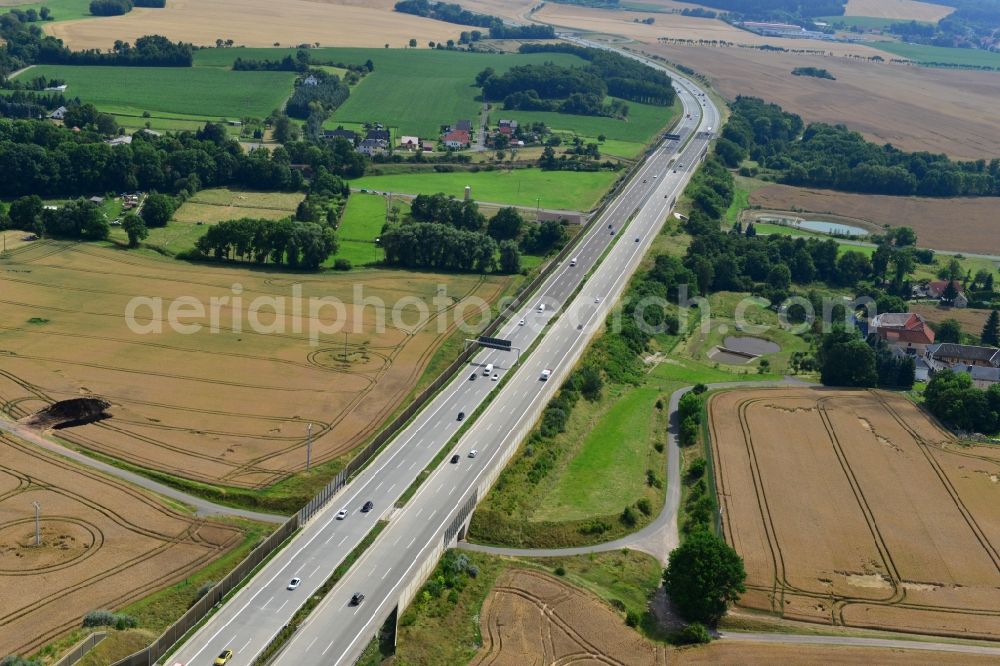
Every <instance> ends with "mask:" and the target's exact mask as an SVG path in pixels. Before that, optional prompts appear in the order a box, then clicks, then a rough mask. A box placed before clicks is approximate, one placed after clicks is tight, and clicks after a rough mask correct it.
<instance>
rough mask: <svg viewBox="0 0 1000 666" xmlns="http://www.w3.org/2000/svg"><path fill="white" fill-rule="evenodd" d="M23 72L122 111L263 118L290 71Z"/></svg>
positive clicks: (288, 84)
mask: <svg viewBox="0 0 1000 666" xmlns="http://www.w3.org/2000/svg"><path fill="white" fill-rule="evenodd" d="M24 76H29V77H32V78H34V77H36V76H45V77H48V78H56V79H63V80H64V81H66V84H67V86H68V87H67V89H66V96H67V97H71V98H72V97H79V98H80V99H81V100H82V101H84V102H89V103H91V104H93V105H94V106H96V107H97V108H99V109H100V110H102V111H106V112H108V113H114V114H121V115H126V116H134V115H138V116H141V115H142V113H143V112H144V111H148V112H149V113H150V114H151V115H164V116H165V117H174V118H180V119H185V120H193V119H195V118H196V117H201V118H203V119H208V120H218V119H221V118H230V119H238V118H243V117H247V116H250V117H254V118H264V117H266V116H267V115H268V114H270V113H271V111H273V110H274V109H276V108H278V107H280V106H281V104H282V103H283V102H284V100H285V99H286V98H287V97H288V96H289V95H290V94H291V92H292V81H293V80H294V78H295V74H293V73H292V72H233V71H229V70H225V69H219V68H209V67H90V66H70V65H38V66H36V67H33V68H32V69H31V70H29V71H28V72H27V73H26V74H24Z"/></svg>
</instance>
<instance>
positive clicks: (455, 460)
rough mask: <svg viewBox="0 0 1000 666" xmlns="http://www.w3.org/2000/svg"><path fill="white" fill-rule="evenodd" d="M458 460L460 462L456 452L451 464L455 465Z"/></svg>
mask: <svg viewBox="0 0 1000 666" xmlns="http://www.w3.org/2000/svg"><path fill="white" fill-rule="evenodd" d="M457 462H458V454H457V453H456V454H455V455H453V456H452V457H451V464H452V465H454V464H455V463H457Z"/></svg>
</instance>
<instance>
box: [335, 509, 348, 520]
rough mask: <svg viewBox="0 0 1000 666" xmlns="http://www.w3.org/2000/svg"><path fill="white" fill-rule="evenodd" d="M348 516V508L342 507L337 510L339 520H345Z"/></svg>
mask: <svg viewBox="0 0 1000 666" xmlns="http://www.w3.org/2000/svg"><path fill="white" fill-rule="evenodd" d="M344 518H347V509H341V510H340V511H338V512H337V520H343V519H344Z"/></svg>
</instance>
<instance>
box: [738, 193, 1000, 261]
mask: <svg viewBox="0 0 1000 666" xmlns="http://www.w3.org/2000/svg"><path fill="white" fill-rule="evenodd" d="M750 205H751V206H755V207H757V206H759V207H760V208H764V209H767V210H787V211H802V212H808V213H823V214H828V215H838V216H840V217H845V218H853V219H855V220H863V221H866V222H871V223H872V224H876V225H878V226H884V225H890V226H893V227H900V226H907V227H912V228H913V230H914V231H916V232H917V238H918V239H919V244H920V246H921V247H930V248H934V249H935V250H951V251H954V252H969V253H975V254H993V255H1000V218H997V211H998V210H1000V198H998V197H960V198H954V199H944V198H932V197H892V196H888V195H881V194H849V193H846V192H835V191H833V190H812V189H808V188H804V187H792V186H790V185H768V186H766V187H762V188H759V189H756V190H754V191H753V192H751V193H750Z"/></svg>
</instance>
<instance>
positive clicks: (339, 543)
mask: <svg viewBox="0 0 1000 666" xmlns="http://www.w3.org/2000/svg"><path fill="white" fill-rule="evenodd" d="M345 541H347V535H346V534H345V535H344V538H343V539H341V540H340V541H339V542H338V543H337V545H338V546H343V545H344V542H345Z"/></svg>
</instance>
